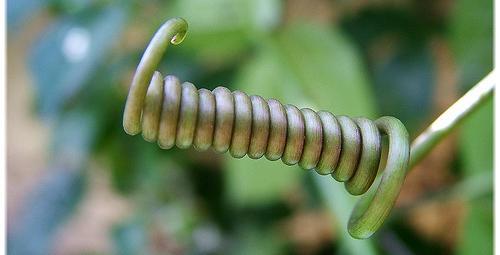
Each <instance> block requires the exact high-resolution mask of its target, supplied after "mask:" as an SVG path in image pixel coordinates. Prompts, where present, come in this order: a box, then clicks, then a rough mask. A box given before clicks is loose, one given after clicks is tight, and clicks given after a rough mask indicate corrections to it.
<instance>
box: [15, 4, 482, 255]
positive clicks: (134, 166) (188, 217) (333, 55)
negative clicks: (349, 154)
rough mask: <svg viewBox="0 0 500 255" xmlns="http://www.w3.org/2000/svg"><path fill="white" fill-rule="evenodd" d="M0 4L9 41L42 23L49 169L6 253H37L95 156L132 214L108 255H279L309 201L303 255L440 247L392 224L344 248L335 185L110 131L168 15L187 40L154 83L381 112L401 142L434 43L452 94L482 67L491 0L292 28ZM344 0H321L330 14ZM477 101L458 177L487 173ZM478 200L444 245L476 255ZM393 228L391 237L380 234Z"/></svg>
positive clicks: (227, 15) (420, 114)
mask: <svg viewBox="0 0 500 255" xmlns="http://www.w3.org/2000/svg"><path fill="white" fill-rule="evenodd" d="M7 2H8V3H7V5H8V13H7V18H8V28H9V37H14V38H15V37H16V30H17V29H19V28H21V27H23V25H25V24H26V23H29V18H30V17H31V16H34V15H36V14H37V13H38V12H39V11H41V10H43V9H45V10H47V9H48V10H49V13H50V14H51V16H50V19H51V23H52V24H51V25H50V26H48V27H47V28H46V29H45V30H44V31H42V32H41V33H40V38H39V40H37V41H36V42H35V43H34V44H33V46H32V49H29V50H30V53H31V54H30V57H29V60H28V62H29V68H30V70H31V72H32V74H33V77H34V80H35V83H34V85H35V91H36V92H37V94H36V100H35V101H36V112H37V113H38V114H40V116H41V117H42V118H43V119H44V120H45V121H47V122H48V123H49V124H50V125H51V126H53V127H54V133H53V135H52V136H53V146H52V147H51V151H52V156H51V162H52V163H51V164H49V166H47V168H48V173H47V176H46V179H44V180H42V181H41V182H40V184H39V186H38V187H37V188H36V189H35V190H34V193H33V195H32V196H31V197H30V198H29V199H28V200H27V201H25V207H24V211H23V214H22V215H21V216H20V217H19V218H20V220H19V222H17V223H16V225H15V226H13V228H12V229H9V238H8V250H9V254H50V253H51V252H50V251H51V249H52V245H53V242H54V230H55V229H56V228H57V227H58V226H59V225H61V223H62V222H64V220H65V219H67V218H68V216H71V213H72V212H73V210H74V205H75V204H77V203H78V201H79V200H80V197H81V195H82V193H83V196H84V195H85V193H84V192H82V191H84V187H85V179H86V174H87V173H86V171H85V170H86V168H87V167H88V161H89V160H90V159H92V158H94V157H96V156H99V158H100V159H104V161H105V165H106V166H107V167H108V169H109V171H110V173H111V174H110V176H111V178H112V183H113V187H114V188H115V189H116V190H117V191H118V192H120V194H122V195H123V196H126V197H128V198H129V199H130V200H131V201H133V203H134V204H135V205H136V207H134V208H135V210H134V212H133V215H134V216H133V217H131V218H129V219H123V221H122V222H121V223H120V224H118V225H116V226H115V227H114V228H113V230H112V231H111V234H110V235H111V236H110V239H112V242H113V247H114V252H116V253H117V254H145V253H149V254H164V253H172V254H179V253H182V254H184V253H187V254H218V253H233V254H280V253H289V254H294V253H297V252H296V250H297V249H295V248H296V245H297V244H296V243H293V242H292V241H291V240H290V239H289V238H288V237H287V236H286V234H285V232H284V230H283V228H284V226H283V224H284V223H283V222H285V221H286V220H287V219H289V218H290V217H293V216H294V215H299V214H300V213H301V211H303V210H322V209H323V208H326V209H328V210H329V211H330V213H331V218H332V221H333V222H325V224H331V225H332V226H331V227H332V228H335V231H334V232H335V233H334V234H332V236H331V237H328V238H329V239H330V241H329V242H328V243H321V244H320V246H321V247H315V248H314V249H311V250H310V253H311V254H331V253H340V254H396V253H398V252H399V251H401V249H402V250H408V251H410V252H412V253H415V254H421V253H426V252H429V251H431V250H439V251H442V250H443V249H442V247H441V246H439V244H436V243H430V242H428V241H425V240H424V239H421V238H420V237H419V236H418V234H417V233H416V232H414V231H412V230H411V229H409V230H405V231H404V232H402V231H400V230H399V229H401V226H400V225H398V224H399V223H398V222H393V223H390V224H386V227H385V228H384V229H383V230H382V231H381V233H379V234H377V235H375V236H374V237H373V238H372V239H370V240H364V241H358V240H353V239H352V238H351V237H350V236H348V234H347V230H346V227H345V226H346V221H347V218H348V216H349V214H350V212H351V209H352V206H353V205H354V201H355V198H354V197H352V196H350V195H348V194H347V192H346V191H345V190H344V187H343V186H342V184H340V183H337V182H335V181H333V180H332V179H331V178H330V177H328V176H319V175H317V174H315V173H312V172H311V173H305V172H304V171H302V170H299V169H297V167H287V166H285V165H283V164H281V162H269V161H266V160H265V159H261V160H249V159H247V158H245V159H239V160H238V159H230V160H225V159H226V158H227V157H229V156H228V155H223V156H217V155H215V154H214V153H211V152H208V153H196V152H194V151H193V150H187V151H182V150H177V149H172V150H170V151H168V152H166V151H163V150H161V149H159V148H158V147H157V146H156V145H154V144H150V143H147V142H145V141H144V140H143V139H142V138H141V137H140V136H135V137H130V136H127V135H125V133H124V132H123V131H122V127H121V123H122V122H121V114H122V109H123V103H124V101H125V96H126V92H127V88H128V87H127V86H128V84H129V82H130V78H131V74H132V72H133V71H134V69H135V67H136V65H137V63H138V61H139V58H140V56H141V54H142V52H143V50H144V47H145V46H146V43H147V41H148V40H149V38H150V36H151V34H152V33H153V32H154V31H155V30H156V28H157V27H158V25H160V24H161V23H162V22H163V21H164V20H166V19H168V18H169V17H172V16H181V17H184V18H186V20H187V21H188V22H189V26H190V27H189V32H188V37H187V39H186V41H185V42H184V43H183V44H182V45H181V46H177V47H171V48H170V50H169V53H168V54H167V55H168V56H167V58H166V59H165V60H164V61H163V62H162V63H161V68H160V71H161V72H162V73H163V74H165V75H167V74H170V73H173V74H175V75H178V76H179V77H180V78H181V80H188V81H192V82H193V83H194V84H196V85H197V86H198V87H205V88H214V87H216V86H218V85H224V86H227V87H230V88H231V89H239V90H242V91H245V92H247V93H248V94H259V95H261V96H263V97H265V98H276V99H279V100H281V101H282V102H283V103H292V104H295V105H298V106H300V107H310V108H313V109H317V110H329V111H331V112H333V113H335V114H346V115H351V116H366V117H371V118H375V117H377V116H379V115H394V116H396V117H398V118H400V119H401V120H402V121H403V122H404V123H405V124H406V125H407V127H408V129H409V130H410V133H411V134H412V135H413V136H414V135H416V133H415V132H417V131H418V130H420V129H421V128H422V127H423V126H425V125H426V124H428V121H429V117H430V116H429V114H430V113H431V110H432V95H433V92H434V89H435V73H436V70H435V69H436V65H435V63H434V61H435V60H434V59H433V58H432V57H431V53H430V48H429V47H430V46H429V45H430V42H431V41H432V40H433V38H435V37H440V38H446V40H448V42H449V43H450V45H452V48H453V50H454V56H455V61H456V62H457V65H458V66H459V79H458V80H459V81H460V85H461V86H462V87H463V88H465V87H470V86H471V85H472V84H474V83H475V82H477V81H478V80H479V79H480V78H481V77H482V76H484V75H485V74H486V73H488V72H489V71H490V70H491V69H492V58H491V55H492V54H491V53H492V1H470V0H458V1H457V2H456V3H455V5H453V6H452V7H451V10H450V11H451V15H450V16H449V17H448V16H446V15H445V16H444V18H443V17H442V16H439V15H440V14H439V15H438V16H439V17H438V18H436V17H434V16H433V15H436V14H435V12H429V13H427V12H426V9H425V7H422V5H421V4H416V3H414V4H403V5H401V6H398V5H396V6H393V5H390V4H387V6H386V5H384V4H382V5H380V6H371V5H369V4H367V6H362V5H360V7H359V8H358V10H356V11H355V12H350V13H348V14H346V15H339V19H338V20H335V21H333V19H332V21H329V22H325V21H322V22H314V21H312V20H314V19H311V20H309V21H304V20H299V19H294V16H293V15H292V14H290V13H288V12H287V10H288V6H289V5H293V4H296V2H300V1H280V0H271V1H265V0H258V1H254V0H237V1H230V0H216V1H206V0H183V1H181V0H177V1H169V2H168V3H164V2H163V1H157V0H150V1H131V0H129V1H116V2H115V1H97V0H72V1H59V0H51V1H32V0H22V1H18V0H8V1H7ZM313 2H314V1H313ZM439 2H441V1H436V3H434V2H433V1H426V4H428V5H429V6H430V7H429V8H431V7H433V8H434V7H435V6H438V5H439ZM311 4H314V3H311ZM343 5H347V3H343V1H331V6H332V9H335V10H337V9H339V10H341V9H342V8H340V7H342V6H343ZM337 7H338V8H337ZM426 15H428V16H426ZM434 18H436V19H434ZM491 105H492V104H491V103H489V104H487V105H485V106H484V107H483V108H482V109H481V110H480V111H478V114H477V116H474V118H471V119H470V120H468V121H467V122H466V123H465V125H464V128H463V133H462V134H461V136H460V148H461V150H460V156H461V157H460V159H459V162H458V163H457V167H458V168H459V169H458V170H459V171H457V178H458V179H461V180H465V181H466V180H469V179H468V178H474V177H475V176H476V175H477V174H480V173H482V172H487V173H491V172H492V114H491V113H492V106H491ZM485 123H486V124H485ZM9 171H12V169H9ZM10 185H12V184H10ZM491 197H492V196H491V195H488V196H485V197H481V198H479V199H475V200H472V201H470V202H468V203H469V207H468V208H469V210H468V216H467V219H466V220H465V223H464V227H463V229H462V235H461V238H460V240H461V241H460V242H458V245H457V247H451V248H450V249H449V250H451V251H452V252H457V253H459V254H471V253H475V252H476V251H481V253H482V254H487V253H491V251H492V229H491V226H492V224H491V223H492V201H491V200H492V199H491ZM89 220H92V219H89ZM303 227H304V228H308V227H310V226H303ZM397 234H401V235H402V237H401V238H393V236H395V235H397ZM327 240H328V239H327ZM387 240H389V241H387ZM387 242H389V244H387ZM409 242H412V243H409ZM417 243H418V245H417ZM27 244H29V245H27ZM397 247H400V248H397ZM401 247H403V248H401Z"/></svg>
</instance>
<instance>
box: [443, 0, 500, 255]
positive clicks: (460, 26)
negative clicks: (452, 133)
mask: <svg viewBox="0 0 500 255" xmlns="http://www.w3.org/2000/svg"><path fill="white" fill-rule="evenodd" d="M450 31H451V37H450V38H451V43H452V46H453V50H454V53H455V55H456V59H457V63H458V66H459V70H460V77H461V79H460V80H461V84H460V85H461V86H462V87H466V88H469V87H471V86H472V85H473V84H475V83H476V82H477V81H479V80H480V79H481V78H482V77H484V76H485V75H486V74H487V73H489V72H490V71H491V70H492V68H493V57H492V53H493V1H489V0H481V1H473V2H471V1H467V0H459V1H457V2H456V6H455V9H454V12H453V15H452V20H451V30H450ZM460 151H461V155H462V157H463V170H464V173H463V174H464V178H466V179H469V178H475V177H476V176H478V175H481V174H484V173H487V174H490V175H491V178H490V179H489V180H490V181H491V182H493V103H492V100H490V101H489V102H487V103H486V104H485V105H483V106H482V107H481V108H480V109H478V111H477V112H476V113H474V115H473V116H471V117H470V118H469V119H467V120H466V121H465V122H464V125H463V128H462V130H461V134H460ZM491 187H493V185H492V184H491ZM467 213H468V214H467V217H466V219H465V222H464V226H463V228H462V234H461V238H460V241H459V242H458V247H457V253H458V254H492V253H493V204H492V197H491V196H486V197H483V198H481V199H477V200H473V201H470V202H468V211H467Z"/></svg>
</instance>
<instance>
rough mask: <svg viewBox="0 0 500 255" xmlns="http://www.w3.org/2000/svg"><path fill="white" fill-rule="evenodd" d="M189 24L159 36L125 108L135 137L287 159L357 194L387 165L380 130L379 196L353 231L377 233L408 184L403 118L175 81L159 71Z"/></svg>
mask: <svg viewBox="0 0 500 255" xmlns="http://www.w3.org/2000/svg"><path fill="white" fill-rule="evenodd" d="M186 31H187V23H186V21H184V20H183V19H181V18H174V19H170V20H168V21H167V22H166V23H165V24H163V25H162V27H160V29H159V30H158V31H157V32H156V34H155V35H154V37H153V39H152V40H151V42H150V44H149V46H148V47H147V49H146V51H145V53H144V55H143V57H142V59H141V62H140V64H139V66H138V68H137V71H136V73H135V76H134V78H133V81H132V86H131V87H130V91H129V95H128V97H127V102H126V105H125V112H124V119H123V126H124V129H125V131H126V132H127V133H128V134H130V135H135V134H138V133H140V132H141V131H142V135H143V137H144V139H145V140H147V141H150V142H157V143H158V145H159V146H160V147H161V148H164V149H169V148H172V147H173V146H174V145H175V146H177V147H179V148H188V147H190V146H194V148H195V149H197V150H207V149H209V148H213V149H214V150H215V151H217V152H220V153H224V152H227V151H229V152H230V154H231V155H232V156H233V157H235V158H242V157H244V156H245V155H248V157H249V158H252V159H258V158H261V157H263V156H265V157H266V158H267V159H268V160H278V159H281V160H282V161H283V163H285V164H287V165H295V164H298V165H299V166H300V167H302V168H304V169H315V170H316V172H318V173H319V174H322V175H327V174H331V175H332V176H333V178H335V179H336V180H337V181H340V182H345V186H346V189H347V191H348V192H349V193H351V194H352V195H361V194H364V193H366V192H367V191H368V189H369V188H370V186H372V184H373V182H374V180H375V177H376V175H377V170H378V168H379V167H380V166H379V165H380V162H381V147H382V143H381V133H382V134H387V135H388V137H389V151H388V156H387V162H386V165H385V169H384V170H383V173H384V174H383V176H382V178H381V181H380V184H379V187H378V189H377V190H376V192H375V193H373V194H370V195H368V196H365V197H364V198H363V199H361V200H360V202H359V203H358V204H357V205H356V207H355V208H354V211H353V213H352V214H351V218H350V220H349V223H348V230H349V233H350V234H351V236H353V237H355V238H367V237H369V236H371V235H372V234H373V233H374V232H375V231H376V230H377V229H378V228H379V227H380V226H381V225H382V223H383V222H384V220H385V218H387V217H388V215H389V213H390V210H391V209H392V207H393V206H394V203H395V201H396V198H397V196H398V194H399V191H400V189H401V186H402V184H403V182H404V178H405V175H406V170H407V167H408V159H409V142H408V134H407V131H406V129H405V127H404V125H403V124H402V123H401V122H400V121H399V120H398V119H396V118H393V117H387V116H386V117H381V118H379V119H377V120H376V121H371V120H369V119H366V118H354V119H352V118H349V117H346V116H337V117H336V116H334V115H333V114H331V113H329V112H326V111H318V112H315V111H313V110H311V109H309V108H303V109H300V110H299V109H298V108H297V107H295V106H293V105H283V104H281V103H280V102H279V101H277V100H275V99H268V100H265V99H263V98H262V97H260V96H248V95H247V94H245V93H244V92H241V91H234V92H231V91H229V90H228V89H227V88H224V87H217V88H216V89H214V90H213V91H209V90H206V89H196V87H195V86H194V85H193V84H191V83H189V82H184V83H182V84H181V83H180V81H179V80H178V79H177V78H176V77H175V76H171V75H169V76H166V77H162V75H161V74H160V73H159V72H156V71H154V69H155V68H156V66H157V65H158V63H159V61H160V59H161V57H162V56H163V54H164V52H165V50H166V48H167V46H168V44H169V42H171V43H173V44H179V43H180V42H182V40H183V39H184V37H185V35H186Z"/></svg>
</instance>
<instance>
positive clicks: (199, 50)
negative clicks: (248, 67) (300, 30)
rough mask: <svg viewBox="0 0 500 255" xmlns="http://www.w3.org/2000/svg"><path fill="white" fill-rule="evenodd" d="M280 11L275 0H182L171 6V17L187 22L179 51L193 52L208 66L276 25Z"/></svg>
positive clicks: (224, 59)
mask: <svg viewBox="0 0 500 255" xmlns="http://www.w3.org/2000/svg"><path fill="white" fill-rule="evenodd" d="M221 10H223V11H221ZM280 12H281V1H279V0H257V1H255V0H237V1H234V0H182V1H177V2H175V4H174V6H173V8H172V9H171V15H172V16H179V17H183V18H185V19H186V20H187V21H188V23H189V32H188V37H189V38H187V39H186V40H185V41H184V43H183V47H182V48H183V49H182V50H184V51H186V52H195V53H196V55H195V57H196V58H198V59H199V60H200V61H202V62H205V64H207V65H209V66H211V67H213V66H214V65H218V64H220V63H225V62H228V61H230V60H234V59H235V58H237V57H238V56H241V55H242V54H243V52H244V51H245V50H246V49H248V47H249V46H250V43H251V42H252V41H254V40H257V38H259V37H260V34H262V33H263V32H266V31H269V30H270V29H271V28H273V27H275V26H276V25H277V23H278V22H279V21H280V16H281V13H280Z"/></svg>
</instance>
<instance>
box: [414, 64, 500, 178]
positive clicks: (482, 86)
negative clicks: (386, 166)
mask: <svg viewBox="0 0 500 255" xmlns="http://www.w3.org/2000/svg"><path fill="white" fill-rule="evenodd" d="M495 82H496V81H495V77H494V73H493V72H491V73H489V74H488V75H487V76H486V77H485V78H483V79H482V80H481V81H480V82H479V83H477V84H476V85H474V87H473V88H472V89H470V90H469V91H468V92H467V93H466V94H465V95H463V96H462V97H461V98H460V99H459V100H458V101H457V102H455V103H454V104H453V105H452V106H451V107H450V108H448V109H447V110H446V111H445V112H444V113H443V114H441V116H439V117H438V118H437V119H436V120H435V121H434V122H432V124H431V125H430V126H429V127H427V129H426V130H425V131H424V132H422V134H420V135H419V136H418V137H417V138H416V139H415V140H414V141H413V143H412V145H411V150H410V151H411V156H410V167H409V169H410V170H411V169H412V168H413V167H414V166H415V165H416V164H417V163H418V162H420V160H422V159H423V158H424V157H425V156H427V155H428V154H429V153H430V152H431V151H432V149H433V148H434V147H435V146H436V145H437V144H438V143H439V142H440V141H441V140H443V139H444V138H445V137H446V136H447V135H448V134H449V133H450V132H451V131H452V130H453V129H454V128H455V127H457V126H458V125H459V124H460V123H461V122H462V121H463V120H464V119H465V118H467V116H470V115H471V114H472V113H473V112H474V110H476V109H477V108H479V106H481V105H482V104H483V103H484V102H485V101H487V100H488V99H489V98H490V97H492V96H493V90H494V88H495Z"/></svg>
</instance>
